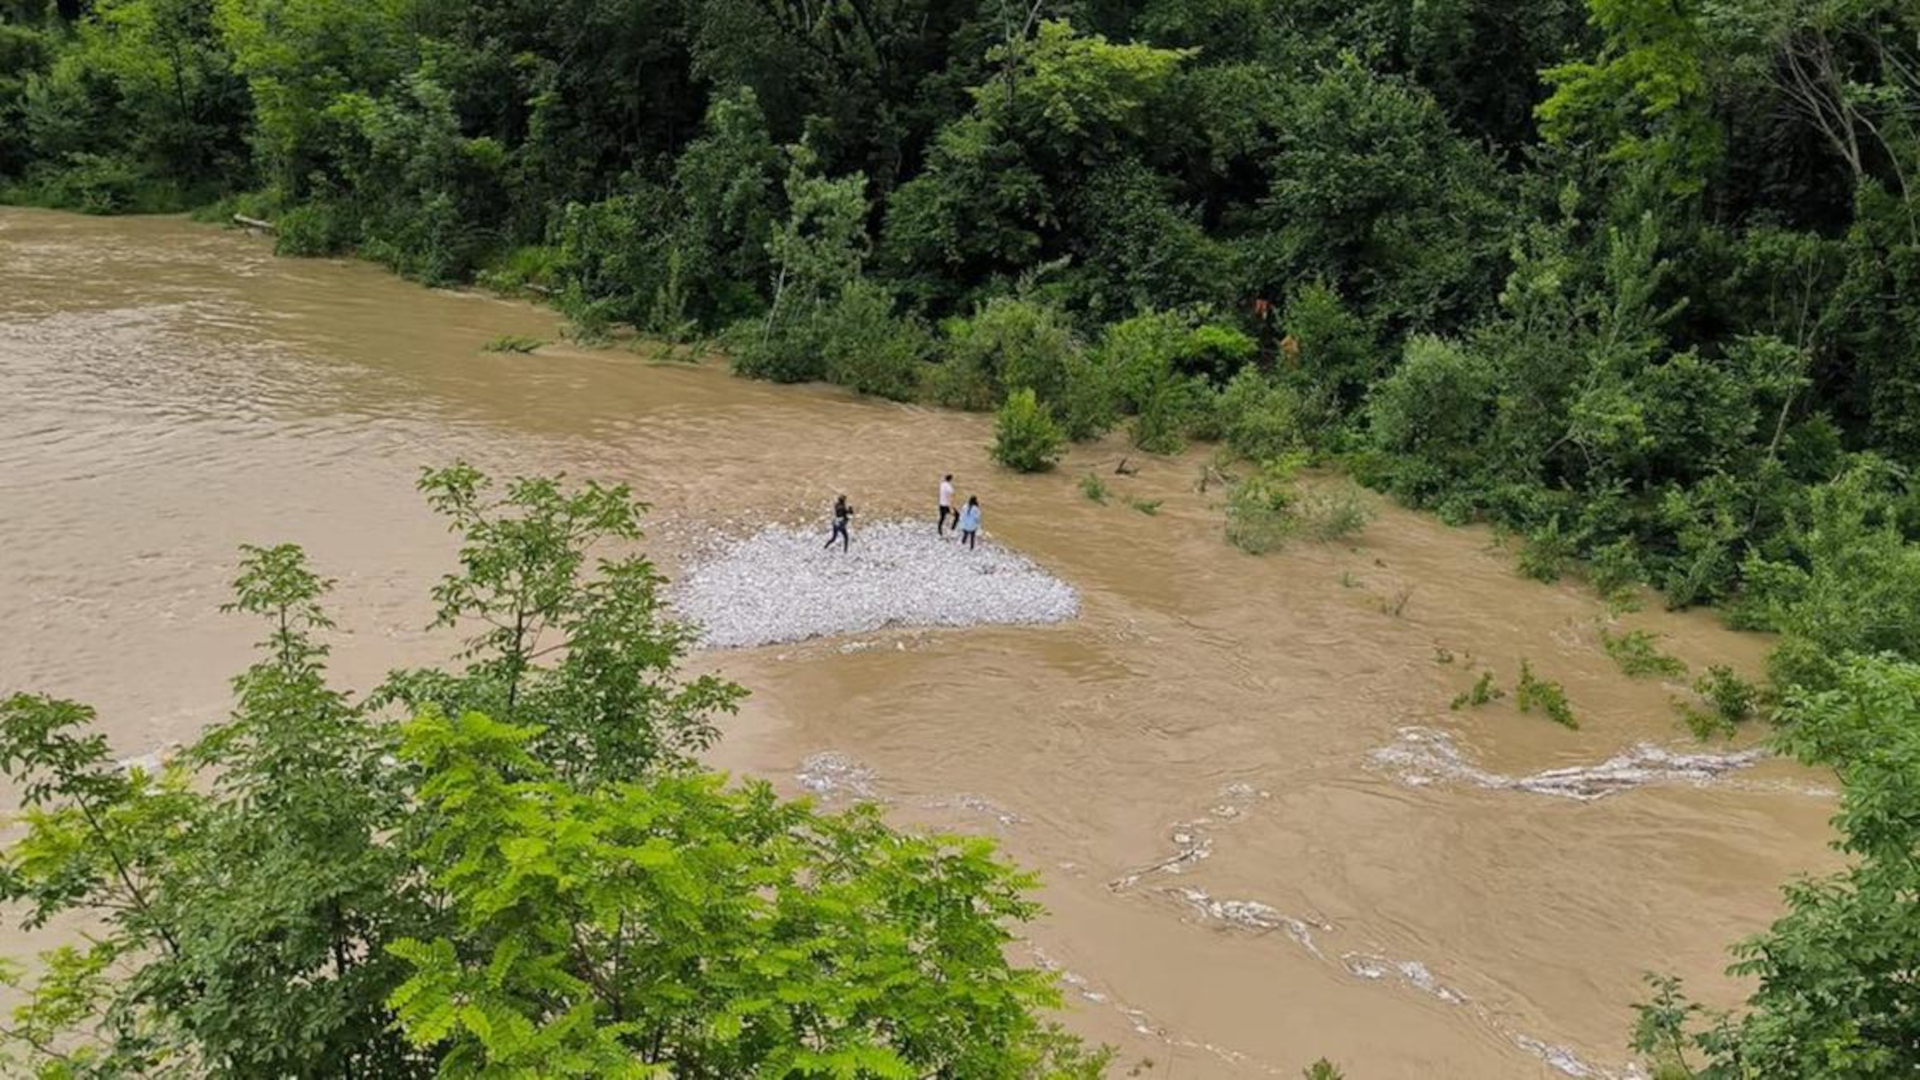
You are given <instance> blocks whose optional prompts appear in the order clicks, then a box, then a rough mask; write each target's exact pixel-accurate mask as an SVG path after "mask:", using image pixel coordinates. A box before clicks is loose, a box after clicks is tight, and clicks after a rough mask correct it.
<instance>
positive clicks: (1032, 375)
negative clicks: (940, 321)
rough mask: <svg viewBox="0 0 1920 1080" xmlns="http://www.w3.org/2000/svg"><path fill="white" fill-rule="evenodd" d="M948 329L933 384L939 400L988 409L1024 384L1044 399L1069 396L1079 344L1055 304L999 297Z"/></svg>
mask: <svg viewBox="0 0 1920 1080" xmlns="http://www.w3.org/2000/svg"><path fill="white" fill-rule="evenodd" d="M944 329H945V332H946V340H945V341H944V342H943V344H942V347H941V350H940V351H941V365H940V371H939V373H938V374H937V375H935V376H933V377H932V379H931V380H930V384H929V386H930V391H931V393H932V395H933V398H934V400H935V401H937V402H939V403H940V404H942V405H946V406H949V407H952V408H959V409H973V410H983V409H990V408H992V407H993V405H994V402H996V401H999V400H1001V399H1002V398H1003V397H1004V395H1005V394H1006V393H1007V392H1008V391H1010V390H1015V389H1019V388H1022V387H1024V388H1026V389H1029V390H1032V391H1033V392H1034V395H1035V397H1036V398H1037V399H1038V400H1039V401H1040V402H1041V403H1043V404H1047V405H1052V404H1054V403H1056V402H1059V401H1062V400H1063V399H1065V398H1066V396H1067V391H1068V385H1067V384H1068V377H1069V373H1070V370H1071V369H1072V367H1073V366H1074V364H1075V362H1076V360H1077V358H1078V357H1079V354H1080V345H1079V342H1078V341H1077V340H1075V338H1074V336H1073V331H1072V328H1071V327H1070V326H1069V325H1068V323H1067V319H1066V316H1064V315H1062V314H1061V313H1060V312H1058V311H1057V310H1055V309H1054V308H1052V307H1050V306H1048V305H1046V304H1043V303H1040V302H1038V301H1035V300H1027V299H1016V298H1012V297H997V298H995V299H993V300H990V301H988V302H987V303H986V304H985V305H984V306H982V307H981V308H979V309H978V310H976V311H975V312H974V313H973V314H972V315H971V316H968V317H966V318H963V319H953V320H949V321H948V322H947V323H946V324H944Z"/></svg>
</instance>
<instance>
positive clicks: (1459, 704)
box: [1447, 657, 1507, 712]
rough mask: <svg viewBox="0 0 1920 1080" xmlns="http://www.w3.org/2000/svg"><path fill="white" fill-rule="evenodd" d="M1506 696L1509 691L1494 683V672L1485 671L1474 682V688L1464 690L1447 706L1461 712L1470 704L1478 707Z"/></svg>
mask: <svg viewBox="0 0 1920 1080" xmlns="http://www.w3.org/2000/svg"><path fill="white" fill-rule="evenodd" d="M1449 659H1451V657H1449ZM1506 696H1507V692H1506V691H1505V690H1502V689H1500V688H1499V687H1497V686H1495V685H1493V672H1491V671H1483V672H1481V673H1480V678H1479V679H1478V680H1476V681H1475V682H1474V684H1473V687H1472V689H1468V690H1462V691H1461V692H1460V693H1459V694H1458V695H1457V696H1455V697H1454V699H1453V703H1452V704H1451V705H1448V706H1447V707H1448V708H1450V709H1452V710H1453V711H1455V712H1459V711H1460V710H1461V709H1464V708H1467V707H1468V706H1472V707H1475V708H1478V707H1479V706H1482V705H1485V704H1488V703H1489V702H1492V701H1497V700H1499V699H1500V698H1503V697H1506Z"/></svg>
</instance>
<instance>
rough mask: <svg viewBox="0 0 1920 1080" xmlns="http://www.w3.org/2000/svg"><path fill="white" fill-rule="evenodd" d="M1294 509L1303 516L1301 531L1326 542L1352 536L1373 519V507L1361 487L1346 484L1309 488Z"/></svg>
mask: <svg viewBox="0 0 1920 1080" xmlns="http://www.w3.org/2000/svg"><path fill="white" fill-rule="evenodd" d="M1294 512H1295V514H1296V515H1297V516H1298V518H1299V522H1300V531H1301V532H1302V533H1303V534H1305V535H1306V536H1307V537H1308V538H1309V539H1312V540H1318V541H1319V542H1321V543H1323V544H1330V543H1334V542H1336V541H1340V540H1351V539H1352V538H1354V537H1356V536H1358V535H1360V533H1361V532H1363V531H1365V529H1366V527H1367V526H1368V525H1369V524H1370V523H1372V521H1373V508H1372V507H1370V506H1368V505H1367V504H1366V502H1365V501H1364V500H1362V498H1361V496H1360V493H1359V492H1358V491H1356V490H1354V489H1353V488H1352V487H1350V486H1347V485H1345V484H1340V485H1337V486H1332V487H1321V488H1315V489H1314V490H1311V491H1308V492H1306V493H1305V494H1304V495H1302V496H1301V497H1300V500H1299V502H1298V503H1297V504H1296V505H1295V508H1294Z"/></svg>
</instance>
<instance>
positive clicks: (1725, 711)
mask: <svg viewBox="0 0 1920 1080" xmlns="http://www.w3.org/2000/svg"><path fill="white" fill-rule="evenodd" d="M1693 692H1694V693H1696V694H1699V695H1700V698H1701V700H1702V701H1704V702H1705V703H1706V708H1704V709H1703V708H1700V707H1699V706H1696V705H1691V704H1682V705H1681V706H1680V716H1681V719H1683V720H1685V721H1686V724H1687V727H1688V728H1689V729H1690V730H1692V732H1693V734H1694V736H1695V737H1696V738H1700V739H1708V738H1712V737H1713V736H1715V735H1731V734H1733V732H1734V729H1735V728H1737V727H1739V726H1740V724H1742V723H1743V722H1745V721H1747V720H1749V719H1751V718H1752V716H1753V714H1754V712H1755V711H1756V709H1757V708H1758V706H1759V701H1760V691H1759V688H1757V687H1755V686H1754V685H1753V684H1752V683H1750V682H1748V681H1747V680H1745V679H1743V678H1741V677H1740V676H1739V675H1737V674H1735V673H1734V670H1733V669H1732V668H1730V667H1727V666H1725V665H1724V664H1715V665H1714V666H1712V667H1710V668H1708V669H1707V672H1706V674H1704V675H1702V676H1700V677H1699V678H1698V679H1695V680H1694V683H1693Z"/></svg>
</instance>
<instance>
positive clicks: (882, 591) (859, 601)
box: [670, 521, 1080, 649]
mask: <svg viewBox="0 0 1920 1080" xmlns="http://www.w3.org/2000/svg"><path fill="white" fill-rule="evenodd" d="M825 543H826V532H825V530H819V529H814V530H807V529H799V528H795V527H792V526H788V525H774V526H770V527H767V528H764V529H761V530H759V531H757V532H754V533H752V534H750V535H747V536H745V537H740V538H728V539H719V540H716V541H714V542H713V543H711V544H710V545H707V549H706V550H705V551H703V552H702V553H701V554H699V555H697V556H696V557H695V558H694V559H692V560H691V561H690V562H689V565H688V566H687V568H686V569H685V570H684V571H683V573H682V576H681V579H680V580H679V581H678V582H677V583H675V585H674V586H673V587H672V589H671V591H670V597H671V600H672V603H673V606H674V608H675V610H676V611H677V612H678V613H679V616H680V617H681V618H683V619H685V620H686V621H687V622H689V623H691V624H692V625H693V626H695V627H696V628H697V629H698V630H699V633H700V643H701V645H703V646H704V647H706V648H710V649H739V648H750V647H753V646H756V645H776V644H781V643H785V642H793V641H803V640H806V639H808V638H816V637H826V636H829V635H833V634H857V633H867V632H871V631H874V630H880V629H883V628H886V627H967V626H991V625H1038V624H1042V623H1057V622H1063V621H1065V620H1067V619H1071V618H1073V617H1074V616H1075V615H1076V614H1078V613H1079V610H1080V598H1079V595H1078V594H1077V593H1075V592H1074V590H1073V587H1072V586H1070V585H1068V584H1067V583H1066V582H1064V581H1061V580H1060V579H1059V578H1056V577H1054V576H1053V575H1051V574H1049V573H1047V572H1046V571H1044V570H1042V569H1041V568H1040V567H1038V566H1036V565H1034V563H1033V562H1032V561H1031V560H1030V559H1027V558H1026V557H1025V556H1023V555H1021V554H1019V553H1018V552H1015V551H1011V550H1009V549H1007V548H1005V547H1002V546H1000V545H998V544H994V543H990V542H985V541H982V542H981V543H980V545H979V547H978V548H975V549H973V550H968V549H966V548H963V547H962V546H961V545H960V544H959V543H958V541H957V540H956V539H954V537H953V534H952V533H951V532H949V533H948V536H947V539H944V540H942V539H940V538H939V537H937V536H935V535H934V530H933V528H932V527H931V526H930V525H929V524H927V523H926V522H905V521H880V522H872V523H869V524H866V525H863V526H856V527H855V529H854V532H853V544H852V546H851V548H850V549H849V550H847V551H844V552H843V551H841V550H840V547H839V545H838V544H835V545H834V547H833V550H831V551H829V550H826V549H825V547H824V545H825Z"/></svg>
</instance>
